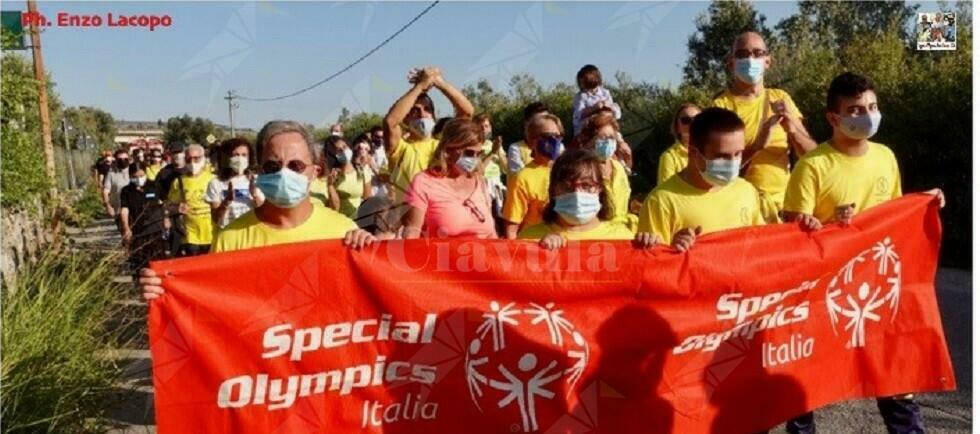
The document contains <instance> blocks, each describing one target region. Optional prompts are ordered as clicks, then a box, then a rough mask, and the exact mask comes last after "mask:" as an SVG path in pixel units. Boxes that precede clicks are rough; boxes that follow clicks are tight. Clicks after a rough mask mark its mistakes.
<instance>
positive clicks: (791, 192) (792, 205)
mask: <svg viewBox="0 0 980 434" xmlns="http://www.w3.org/2000/svg"><path fill="white" fill-rule="evenodd" d="M817 178H818V175H817V171H816V169H814V168H813V167H812V166H811V165H809V164H806V162H805V161H801V162H800V164H797V165H796V167H795V168H794V169H793V173H792V174H790V176H789V184H788V185H787V186H786V198H785V199H784V200H783V210H785V211H789V212H798V213H804V214H810V215H813V211H814V208H816V206H817Z"/></svg>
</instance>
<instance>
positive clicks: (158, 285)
mask: <svg viewBox="0 0 980 434" xmlns="http://www.w3.org/2000/svg"><path fill="white" fill-rule="evenodd" d="M139 284H140V289H141V290H142V291H143V298H145V299H146V301H151V300H154V299H157V298H159V297H160V296H161V295H163V293H164V291H163V279H161V278H159V277H157V273H156V272H155V271H153V270H151V269H149V268H143V269H141V270H140V278H139Z"/></svg>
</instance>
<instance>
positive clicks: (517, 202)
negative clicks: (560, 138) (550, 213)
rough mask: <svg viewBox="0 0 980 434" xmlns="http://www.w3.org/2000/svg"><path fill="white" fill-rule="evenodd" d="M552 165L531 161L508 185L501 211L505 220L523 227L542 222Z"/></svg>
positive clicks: (546, 203)
mask: <svg viewBox="0 0 980 434" xmlns="http://www.w3.org/2000/svg"><path fill="white" fill-rule="evenodd" d="M550 179H551V165H550V164H538V163H536V162H534V161H531V163H529V164H528V165H527V166H524V168H523V169H521V171H520V172H518V173H517V175H515V176H512V177H511V179H510V180H509V182H508V185H507V198H506V199H505V200H504V208H503V211H502V212H501V215H502V217H503V218H504V220H507V221H509V222H511V223H520V225H521V228H526V227H529V226H533V225H536V224H538V223H540V222H541V217H542V215H543V214H544V208H545V206H547V205H548V182H549V181H550Z"/></svg>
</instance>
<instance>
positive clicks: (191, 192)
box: [167, 170, 214, 245]
mask: <svg viewBox="0 0 980 434" xmlns="http://www.w3.org/2000/svg"><path fill="white" fill-rule="evenodd" d="M213 178H214V174H213V173H211V172H209V171H207V170H202V171H201V173H200V174H198V175H197V176H190V175H181V176H180V179H179V180H175V181H174V182H173V184H170V192H169V193H168V194H167V200H168V201H169V202H170V203H175V204H179V203H180V202H181V191H180V188H181V185H183V187H184V192H183V198H184V201H185V202H187V206H188V208H190V209H188V210H187V214H186V215H185V216H184V229H185V230H186V232H187V235H186V238H185V239H184V242H185V243H187V244H194V245H208V244H211V239H212V238H213V237H214V232H213V231H214V228H213V227H212V224H211V205H209V204H208V202H207V200H206V199H205V195H206V194H207V191H208V183H209V182H211V179H213Z"/></svg>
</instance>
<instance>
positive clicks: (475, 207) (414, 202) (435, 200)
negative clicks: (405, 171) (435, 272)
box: [405, 170, 497, 238]
mask: <svg viewBox="0 0 980 434" xmlns="http://www.w3.org/2000/svg"><path fill="white" fill-rule="evenodd" d="M450 182H451V180H450V179H449V178H446V177H442V176H438V175H435V174H433V173H432V171H429V170H426V171H424V172H420V173H419V174H417V175H415V177H414V178H412V184H411V185H410V186H409V187H408V192H407V193H405V203H407V204H409V205H411V206H413V207H415V208H418V209H420V210H422V211H423V212H425V229H426V233H427V234H428V236H429V237H430V238H457V237H477V238H497V233H496V232H495V231H494V226H493V214H492V213H491V211H490V209H491V208H490V192H489V190H488V189H487V180H486V178H484V177H482V176H478V177H476V182H477V187H476V189H475V190H472V191H470V192H467V193H462V192H456V191H454V190H453V188H452V186H451V185H450V184H449V183H450ZM481 219H482V220H483V221H480V220H481Z"/></svg>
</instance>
